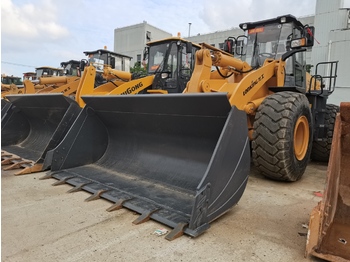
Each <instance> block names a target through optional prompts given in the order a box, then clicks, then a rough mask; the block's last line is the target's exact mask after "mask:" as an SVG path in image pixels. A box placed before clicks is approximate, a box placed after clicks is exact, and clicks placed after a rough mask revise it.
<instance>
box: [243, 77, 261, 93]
mask: <svg viewBox="0 0 350 262" xmlns="http://www.w3.org/2000/svg"><path fill="white" fill-rule="evenodd" d="M263 79H264V74H262V75H261V76H259V77H258V78H257V79H255V81H252V82H251V84H250V86H248V87H247V88H246V89H245V90H244V91H243V96H245V95H246V94H248V92H249V91H250V90H252V89H253V87H254V86H256V85H257V84H258V83H259V82H260V81H261V80H263Z"/></svg>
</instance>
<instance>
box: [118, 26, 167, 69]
mask: <svg viewBox="0 0 350 262" xmlns="http://www.w3.org/2000/svg"><path fill="white" fill-rule="evenodd" d="M170 36H171V34H170V33H168V32H166V31H164V30H162V29H159V28H157V27H154V26H152V25H149V24H147V22H146V21H144V22H143V23H140V24H136V25H131V26H127V27H122V28H116V29H115V30H114V52H116V53H121V54H124V55H128V56H131V57H132V60H131V66H134V64H135V63H136V62H137V60H138V58H139V59H141V60H142V56H143V50H144V48H145V46H146V43H147V42H149V41H154V40H160V39H163V38H167V37H170Z"/></svg>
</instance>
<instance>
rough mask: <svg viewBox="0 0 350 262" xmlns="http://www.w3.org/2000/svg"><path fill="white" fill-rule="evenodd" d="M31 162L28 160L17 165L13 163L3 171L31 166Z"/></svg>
mask: <svg viewBox="0 0 350 262" xmlns="http://www.w3.org/2000/svg"><path fill="white" fill-rule="evenodd" d="M32 163H33V161H30V160H22V161H20V162H17V163H13V164H12V165H10V166H8V167H5V168H4V170H5V171H6V170H12V169H17V168H21V167H22V165H28V164H32Z"/></svg>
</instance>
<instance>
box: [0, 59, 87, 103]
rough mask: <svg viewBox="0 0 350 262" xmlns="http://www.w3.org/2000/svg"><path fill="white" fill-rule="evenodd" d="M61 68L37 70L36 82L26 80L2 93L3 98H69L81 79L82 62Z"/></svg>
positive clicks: (70, 63) (68, 64)
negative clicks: (53, 95) (46, 95)
mask: <svg viewBox="0 0 350 262" xmlns="http://www.w3.org/2000/svg"><path fill="white" fill-rule="evenodd" d="M61 66H62V69H60V68H53V67H47V66H44V67H38V68H36V74H35V75H36V77H37V79H36V80H30V79H24V80H23V83H22V85H20V86H12V88H11V89H9V90H6V91H2V92H1V97H2V98H4V97H5V96H8V95H14V94H35V93H62V94H64V95H67V96H68V95H72V94H74V93H75V92H76V90H77V87H78V83H79V79H80V71H79V66H80V61H76V60H70V61H67V62H62V63H61Z"/></svg>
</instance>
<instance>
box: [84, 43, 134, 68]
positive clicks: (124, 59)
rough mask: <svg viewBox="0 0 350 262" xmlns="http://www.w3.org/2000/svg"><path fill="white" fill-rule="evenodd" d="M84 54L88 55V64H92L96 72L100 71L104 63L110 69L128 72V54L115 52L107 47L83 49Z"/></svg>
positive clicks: (129, 58) (129, 59)
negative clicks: (93, 49)
mask: <svg viewBox="0 0 350 262" xmlns="http://www.w3.org/2000/svg"><path fill="white" fill-rule="evenodd" d="M84 54H85V55H86V56H87V57H88V65H90V64H92V65H93V66H95V68H96V72H99V73H102V72H103V68H104V66H105V65H108V66H110V67H111V68H112V69H116V70H120V71H125V72H130V61H131V57H130V56H127V55H123V54H119V53H115V52H112V51H109V50H107V49H98V50H95V51H85V52H84ZM83 67H84V65H83Z"/></svg>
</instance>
